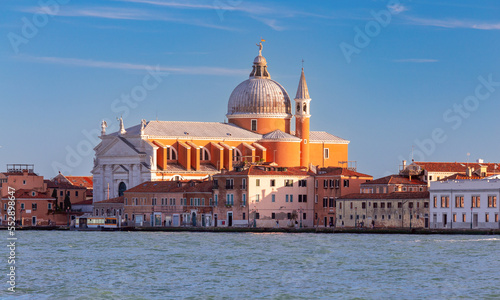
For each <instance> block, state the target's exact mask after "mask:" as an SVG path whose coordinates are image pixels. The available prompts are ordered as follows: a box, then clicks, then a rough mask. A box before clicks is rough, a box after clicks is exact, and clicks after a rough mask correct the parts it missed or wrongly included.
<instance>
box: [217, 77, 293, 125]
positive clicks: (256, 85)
mask: <svg viewBox="0 0 500 300" xmlns="http://www.w3.org/2000/svg"><path fill="white" fill-rule="evenodd" d="M235 114H276V115H289V114H291V104H290V97H289V96H288V93H287V92H286V90H285V88H284V87H282V86H281V84H279V83H277V82H276V81H274V80H272V79H267V78H250V79H247V80H245V81H243V82H242V83H240V84H239V85H238V86H237V87H236V88H235V89H234V90H233V92H232V93H231V96H230V97H229V102H228V106H227V115H228V116H230V115H235Z"/></svg>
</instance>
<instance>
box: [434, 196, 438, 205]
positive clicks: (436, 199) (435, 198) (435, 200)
mask: <svg viewBox="0 0 500 300" xmlns="http://www.w3.org/2000/svg"><path fill="white" fill-rule="evenodd" d="M436 207H438V198H437V196H434V208H436Z"/></svg>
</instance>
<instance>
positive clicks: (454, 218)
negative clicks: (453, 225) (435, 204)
mask: <svg viewBox="0 0 500 300" xmlns="http://www.w3.org/2000/svg"><path fill="white" fill-rule="evenodd" d="M456 221H457V214H456V213H453V222H456Z"/></svg>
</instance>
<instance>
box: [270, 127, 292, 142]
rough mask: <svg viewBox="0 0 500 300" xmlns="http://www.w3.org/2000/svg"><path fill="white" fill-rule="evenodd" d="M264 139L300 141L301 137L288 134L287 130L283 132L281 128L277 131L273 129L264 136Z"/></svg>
mask: <svg viewBox="0 0 500 300" xmlns="http://www.w3.org/2000/svg"><path fill="white" fill-rule="evenodd" d="M262 138H263V139H266V140H282V141H299V142H300V139H299V138H298V137H296V136H294V135H291V134H288V133H286V132H283V131H281V130H279V129H276V130H275V131H271V132H269V133H266V134H264V135H263V136H262Z"/></svg>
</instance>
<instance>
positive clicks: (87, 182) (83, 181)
mask: <svg viewBox="0 0 500 300" xmlns="http://www.w3.org/2000/svg"><path fill="white" fill-rule="evenodd" d="M64 177H66V179H68V181H69V182H70V183H71V184H72V185H76V186H84V187H86V188H88V189H93V188H94V182H93V179H92V176H64Z"/></svg>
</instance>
